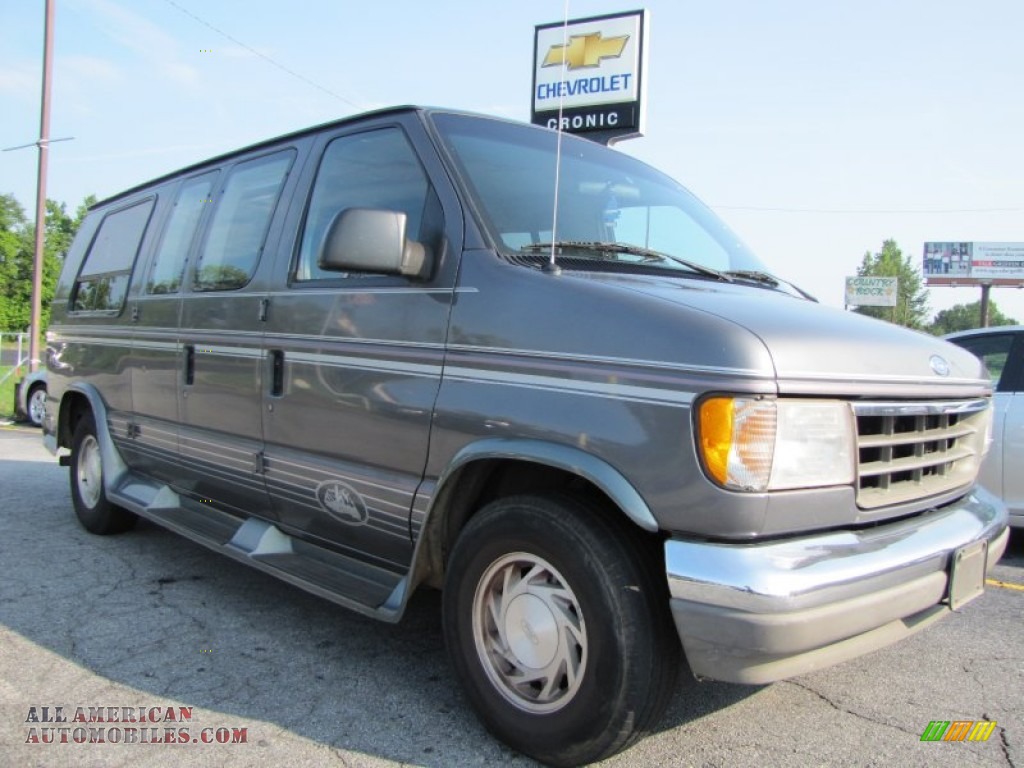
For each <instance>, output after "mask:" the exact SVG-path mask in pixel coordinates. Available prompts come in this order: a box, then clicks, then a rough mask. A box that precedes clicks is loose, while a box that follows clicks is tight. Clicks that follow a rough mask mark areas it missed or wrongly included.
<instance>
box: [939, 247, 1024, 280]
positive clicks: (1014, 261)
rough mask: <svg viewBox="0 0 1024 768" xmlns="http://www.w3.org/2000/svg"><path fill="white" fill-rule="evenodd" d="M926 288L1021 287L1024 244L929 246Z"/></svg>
mask: <svg viewBox="0 0 1024 768" xmlns="http://www.w3.org/2000/svg"><path fill="white" fill-rule="evenodd" d="M923 258H924V261H923V264H922V270H921V273H922V274H923V275H924V279H925V283H926V284H928V285H939V286H941V285H1024V243H982V242H949V243H946V242H928V243H925V244H924V257H923Z"/></svg>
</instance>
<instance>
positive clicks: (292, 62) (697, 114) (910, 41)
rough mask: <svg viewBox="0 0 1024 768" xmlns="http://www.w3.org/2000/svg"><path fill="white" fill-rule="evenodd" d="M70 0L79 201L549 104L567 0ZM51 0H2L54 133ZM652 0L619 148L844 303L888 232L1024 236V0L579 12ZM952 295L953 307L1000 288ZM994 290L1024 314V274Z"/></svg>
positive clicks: (1, 9)
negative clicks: (286, 142)
mask: <svg viewBox="0 0 1024 768" xmlns="http://www.w3.org/2000/svg"><path fill="white" fill-rule="evenodd" d="M56 5H57V15H56V36H55V50H56V53H55V67H54V92H53V108H52V120H51V136H52V137H54V138H58V137H62V136H74V137H75V139H74V141H68V142H62V143H59V144H55V145H53V147H52V149H51V152H50V175H49V183H48V196H49V197H51V198H55V199H58V200H62V201H65V202H67V203H68V204H69V206H71V207H72V208H73V207H74V206H76V205H77V204H78V203H79V202H80V201H81V199H82V198H83V197H84V196H85V195H86V194H89V193H90V192H92V193H95V194H97V195H99V196H100V197H104V196H107V195H110V194H113V193H115V192H117V191H119V190H121V189H124V188H126V187H129V186H132V185H134V184H136V183H139V182H141V181H145V180H146V179H149V178H152V177H154V176H157V175H160V174H162V173H165V172H167V171H171V170H174V169H175V168H178V167H180V166H182V165H185V164H187V163H190V162H193V161H196V160H201V159H203V158H205V157H208V156H210V155H213V154H216V153H218V152H221V151H226V150H230V149H233V148H236V147H240V146H243V145H245V144H247V143H251V142H253V141H256V140H259V139H262V138H267V137H270V136H273V135H277V134H280V133H284V132H287V131H290V130H294V129H297V128H302V127H305V126H307V125H312V124H315V123H319V122H323V121H326V120H331V119H334V118H337V117H342V116H345V115H350V114H354V113H357V112H360V111H363V110H365V109H371V108H375V107H382V106H389V105H394V104H408V103H415V104H428V105H437V106H447V107H457V108H461V109H468V110H473V111H478V112H484V113H488V114H497V115H502V116H506V117H511V118H516V119H523V120H526V119H529V107H530V85H531V56H532V45H533V27H534V25H535V24H541V23H547V22H553V21H558V20H560V19H561V17H562V13H563V8H564V2H563V0H516V1H515V2H486V1H485V0H476V1H475V2H467V1H463V0H433V1H432V2H412V1H398V0H376V1H375V2H367V3H363V2H360V3H353V2H346V1H344V0H335V1H333V2H328V1H321V0H293V1H292V2H265V1H262V0H249V1H245V2H243V0H201V1H200V0H173V1H172V0H131V1H129V0H57V3H56ZM43 7H44V2H43V0H7V1H6V2H4V3H3V4H2V6H0V116H2V118H0V147H9V146H14V145H17V144H25V143H28V142H31V141H34V140H35V139H36V138H37V136H38V130H39V90H40V77H41V74H40V69H41V52H42V39H43ZM639 7H645V8H646V9H647V10H648V11H649V12H650V15H651V38H650V61H649V71H648V86H649V90H648V99H649V107H648V118H647V133H648V135H647V136H646V137H645V138H641V139H635V140H632V141H628V142H623V143H622V144H620V145H619V148H620V149H621V151H623V152H626V153H628V154H631V155H635V156H637V157H639V158H641V159H643V160H645V161H647V162H649V163H651V164H653V165H656V166H658V167H659V168H661V169H662V170H664V171H666V172H668V173H669V174H670V175H672V176H674V177H675V178H677V179H679V180H680V181H681V182H683V183H684V184H685V185H686V186H687V187H689V188H690V189H691V190H692V191H693V192H695V193H696V194H697V195H698V196H699V197H701V198H702V199H703V200H704V201H705V202H707V203H708V204H709V205H711V206H712V207H713V208H714V209H715V210H716V211H717V212H718V213H719V214H720V215H721V216H722V217H723V218H725V219H726V220H727V221H728V222H729V224H730V225H731V226H732V228H733V229H734V230H736V231H737V232H738V233H739V234H740V235H741V236H742V237H743V239H744V240H746V242H747V243H748V244H749V245H750V246H751V247H752V248H753V249H754V251H755V252H757V253H758V254H759V255H760V256H761V258H762V259H763V260H764V261H766V262H767V263H768V265H769V266H770V267H771V268H772V270H773V271H775V272H777V273H778V274H781V275H783V276H786V277H788V278H790V279H793V280H794V281H796V282H797V283H799V284H800V285H801V286H803V287H804V288H806V289H807V290H809V291H811V292H812V293H814V294H816V295H817V296H818V297H819V298H820V299H821V300H822V301H823V302H825V303H827V304H832V305H838V306H841V305H842V300H843V277H844V276H846V275H850V274H854V273H855V270H856V267H857V265H858V264H859V263H860V260H861V258H862V256H863V255H864V252H865V251H867V250H877V249H879V248H880V247H881V244H882V241H883V240H884V239H886V238H890V237H891V238H894V239H895V240H896V241H897V242H898V243H899V245H900V246H901V247H902V248H903V249H904V251H905V252H909V253H911V254H912V255H913V256H914V258H915V260H917V261H918V262H919V261H920V255H921V250H922V244H923V243H924V242H925V241H926V240H957V241H961V240H963V241H968V240H994V241H1001V240H1006V241H1024V141H1022V137H1024V132H1022V126H1024V99H1022V98H1021V90H1022V88H1024V55H1022V54H1021V30H1022V29H1024V2H1021V0H972V2H964V1H963V0H955V1H954V0H858V1H857V2H854V1H853V0H831V1H830V2H822V1H821V0H815V1H812V0H721V1H720V2H715V3H695V2H679V1H678V0H650V1H649V2H647V3H645V4H641V3H633V2H629V1H628V0H625V1H622V0H620V1H618V2H609V1H605V0H571V1H570V4H569V15H570V17H572V18H578V17H584V16H591V15H596V14H601V13H608V12H614V11H622V10H633V9H635V8H639ZM196 17H198V19H197V18H196ZM204 22H205V23H204ZM211 27H214V28H216V30H220V32H218V31H215V30H214V29H211ZM221 33H226V34H227V35H228V36H230V38H234V40H232V39H229V38H228V37H225V36H224V34H221ZM239 43H241V45H240V44H239ZM264 57H267V58H269V59H272V60H273V62H276V65H275V64H274V63H271V62H270V61H268V60H267V58H264ZM281 67H284V68H287V69H288V70H291V71H292V72H294V73H297V74H298V75H300V76H301V78H300V77H296V76H295V75H293V74H289V73H288V72H286V71H284V70H283V69H282V68H281ZM35 163H36V153H35V151H34V150H33V149H26V150H21V151H18V152H5V153H3V154H0V192H4V193H13V194H14V195H15V196H16V197H17V198H18V199H19V200H20V201H21V202H22V204H23V205H24V206H25V207H26V209H32V207H33V205H34V203H33V201H34V196H35ZM930 298H931V307H932V309H933V311H934V310H938V309H942V308H944V307H948V306H950V305H952V304H954V303H960V302H968V301H974V300H976V299H977V298H978V291H977V289H966V288H963V289H948V288H947V289H932V290H931V291H930ZM993 298H994V299H995V300H996V301H997V302H998V304H999V305H1000V307H1001V308H1002V309H1004V311H1009V312H1010V313H1011V314H1014V315H1015V316H1016V317H1017V318H1018V319H1020V320H1022V321H1024V291H1018V290H1015V289H995V290H994V291H993Z"/></svg>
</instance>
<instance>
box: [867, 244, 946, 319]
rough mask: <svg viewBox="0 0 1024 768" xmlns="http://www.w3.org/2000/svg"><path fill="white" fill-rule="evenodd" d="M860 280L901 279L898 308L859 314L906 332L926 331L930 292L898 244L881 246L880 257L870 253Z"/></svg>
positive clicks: (876, 309)
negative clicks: (901, 326)
mask: <svg viewBox="0 0 1024 768" xmlns="http://www.w3.org/2000/svg"><path fill="white" fill-rule="evenodd" d="M857 276H858V277H895V278H898V279H899V283H898V292H897V297H896V306H895V307H857V309H856V310H855V311H856V312H858V313H860V314H862V315H868V316H869V317H876V318H878V319H879V320H888V321H889V322H893V323H897V324H898V325H903V326H906V327H907V328H923V327H924V324H925V320H926V317H927V315H928V289H927V288H925V287H924V281H923V280H922V278H921V273H920V272H918V271H917V269H916V268H915V267H914V265H913V263H911V260H910V256H905V255H904V254H903V251H901V250H900V247H899V246H898V245H897V244H896V241H895V240H886V241H885V242H884V243H882V250H880V251H878V252H877V253H871V252H870V251H868V252H867V253H865V254H864V259H863V261H861V264H860V266H859V267H858V268H857Z"/></svg>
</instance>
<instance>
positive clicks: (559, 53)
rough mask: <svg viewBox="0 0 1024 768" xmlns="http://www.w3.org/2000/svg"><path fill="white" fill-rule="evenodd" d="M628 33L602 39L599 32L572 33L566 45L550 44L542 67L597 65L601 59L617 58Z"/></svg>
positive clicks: (578, 67) (571, 67) (572, 67)
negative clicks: (586, 33)
mask: <svg viewBox="0 0 1024 768" xmlns="http://www.w3.org/2000/svg"><path fill="white" fill-rule="evenodd" d="M628 40H629V35H622V37H609V38H607V39H604V38H602V37H601V33H600V32H595V33H594V34H592V35H573V36H572V37H570V38H569V44H568V45H552V46H551V48H550V49H549V50H548V55H547V56H545V57H544V63H543V64H542V65H541V66H544V67H557V66H559V65H561V64H566V65H568V67H569V69H582V68H584V67H597V66H600V64H601V59H617V58H618V57H619V56H621V55H622V49H623V48H625V47H626V41H628Z"/></svg>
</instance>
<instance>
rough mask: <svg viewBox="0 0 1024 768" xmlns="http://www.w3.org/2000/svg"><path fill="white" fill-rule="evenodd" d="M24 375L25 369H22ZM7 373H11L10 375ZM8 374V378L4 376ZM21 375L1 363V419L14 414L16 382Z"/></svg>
mask: <svg viewBox="0 0 1024 768" xmlns="http://www.w3.org/2000/svg"><path fill="white" fill-rule="evenodd" d="M21 373H22V375H24V374H25V371H24V370H22V372H21ZM7 374H11V375H10V376H8V375H7ZM5 376H7V378H6V379H4V377H5ZM20 378H21V376H19V375H18V374H17V373H12V369H11V368H9V367H8V366H6V365H0V379H3V381H2V382H0V419H9V418H11V417H12V416H14V384H15V382H16V381H17V380H19V379H20Z"/></svg>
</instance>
